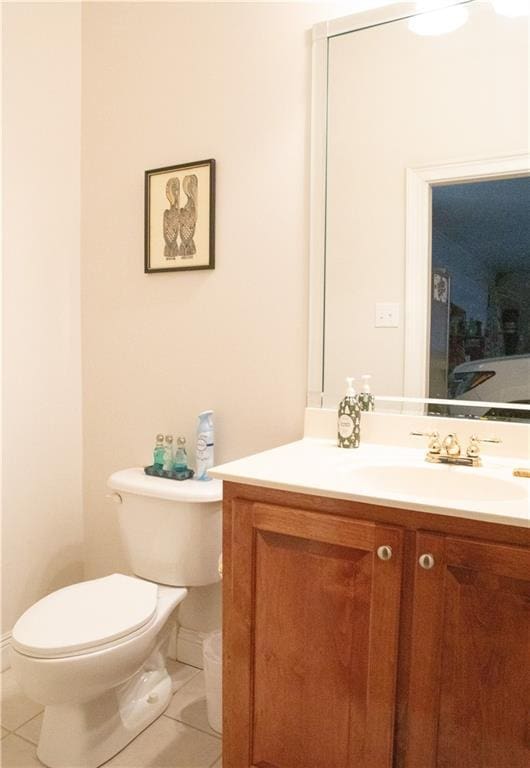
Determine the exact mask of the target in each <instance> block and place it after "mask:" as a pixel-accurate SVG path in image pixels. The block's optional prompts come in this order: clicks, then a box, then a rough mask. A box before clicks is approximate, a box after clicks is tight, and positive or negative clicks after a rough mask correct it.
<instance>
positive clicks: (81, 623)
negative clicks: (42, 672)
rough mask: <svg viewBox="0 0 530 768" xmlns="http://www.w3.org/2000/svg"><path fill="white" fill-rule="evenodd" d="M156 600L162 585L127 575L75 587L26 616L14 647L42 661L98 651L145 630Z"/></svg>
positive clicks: (41, 602) (56, 594)
mask: <svg viewBox="0 0 530 768" xmlns="http://www.w3.org/2000/svg"><path fill="white" fill-rule="evenodd" d="M157 598H158V585H157V584H155V583H153V582H150V581H144V580H143V579H138V578H136V577H134V576H126V575H124V574H122V573H113V574H112V575H111V576H103V577H102V578H99V579H93V580H92V581H82V582H79V583H78V584H71V585H70V586H69V587H63V589H58V590H56V591H55V592H52V593H51V594H49V595H47V596H46V597H43V598H42V599H41V600H39V601H38V602H37V603H35V604H34V605H32V606H31V608H28V610H27V611H26V612H25V613H23V614H22V616H21V617H20V619H19V620H18V621H17V623H16V624H15V626H14V627H13V634H12V644H13V646H14V647H15V649H16V650H18V651H20V652H21V653H25V654H27V655H29V656H36V657H40V658H50V657H51V658H53V657H56V656H67V655H74V654H77V653H80V652H82V651H83V650H86V649H94V650H96V649H97V648H98V646H101V645H104V644H108V643H109V642H112V641H116V640H118V639H120V638H123V637H126V636H128V635H130V634H131V633H132V632H135V631H136V630H139V629H140V628H141V627H143V626H145V625H146V624H147V623H148V622H149V620H150V619H151V618H152V617H153V616H154V614H155V612H156V607H157Z"/></svg>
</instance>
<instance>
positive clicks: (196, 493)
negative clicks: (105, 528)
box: [107, 467, 223, 504]
mask: <svg viewBox="0 0 530 768" xmlns="http://www.w3.org/2000/svg"><path fill="white" fill-rule="evenodd" d="M107 484H108V486H109V488H112V490H113V491H122V492H123V493H133V494H136V495H137V496H151V497H152V498H156V499H167V500H168V501H183V502H196V503H202V504H205V503H208V502H212V501H222V498H223V481H222V480H217V479H212V480H167V479H166V478H164V477H152V476H151V475H146V474H145V472H144V470H143V469H142V467H132V468H131V469H121V470H120V471H119V472H114V474H113V475H111V476H110V477H109V479H108V481H107Z"/></svg>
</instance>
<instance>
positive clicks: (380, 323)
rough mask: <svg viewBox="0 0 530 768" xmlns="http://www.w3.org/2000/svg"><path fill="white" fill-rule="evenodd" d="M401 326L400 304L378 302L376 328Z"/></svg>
mask: <svg viewBox="0 0 530 768" xmlns="http://www.w3.org/2000/svg"><path fill="white" fill-rule="evenodd" d="M398 326H399V304H398V303H394V302H379V301H378V302H377V303H376V305H375V327H376V328H397V327H398Z"/></svg>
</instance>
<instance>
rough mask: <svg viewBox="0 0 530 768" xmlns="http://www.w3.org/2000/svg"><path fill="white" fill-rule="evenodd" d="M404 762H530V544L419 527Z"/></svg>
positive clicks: (433, 767)
mask: <svg viewBox="0 0 530 768" xmlns="http://www.w3.org/2000/svg"><path fill="white" fill-rule="evenodd" d="M415 559H416V562H417V563H418V565H419V564H420V563H423V565H425V566H427V569H426V568H422V567H421V565H419V567H418V568H417V569H416V571H415V578H414V585H413V588H412V594H413V612H412V630H411V636H410V657H411V666H410V677H409V686H408V689H409V697H408V710H409V717H408V724H407V733H406V744H405V749H404V760H403V765H404V766H405V768H419V767H420V766H421V768H438V766H440V767H441V766H443V767H444V768H446V767H447V768H453V766H454V768H457V767H458V766H466V768H475V766H476V768H528V766H529V765H530V709H529V708H530V682H529V676H530V548H529V547H515V546H507V545H504V544H496V543H489V542H484V541H476V540H472V539H466V538H456V537H453V536H440V535H434V534H430V533H418V534H417V536H416V550H415Z"/></svg>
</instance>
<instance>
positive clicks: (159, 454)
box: [153, 435, 164, 469]
mask: <svg viewBox="0 0 530 768" xmlns="http://www.w3.org/2000/svg"><path fill="white" fill-rule="evenodd" d="M163 466H164V435H157V436H156V445H155V447H154V450H153V467H154V468H155V469H162V467H163Z"/></svg>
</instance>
